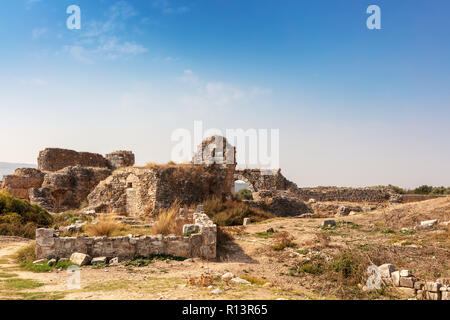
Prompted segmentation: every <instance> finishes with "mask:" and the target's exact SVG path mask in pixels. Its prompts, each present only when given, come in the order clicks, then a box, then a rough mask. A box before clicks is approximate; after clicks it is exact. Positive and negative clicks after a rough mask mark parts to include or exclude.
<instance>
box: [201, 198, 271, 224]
mask: <svg viewBox="0 0 450 320" xmlns="http://www.w3.org/2000/svg"><path fill="white" fill-rule="evenodd" d="M203 207H204V209H205V213H206V214H207V215H208V216H209V217H210V218H211V219H212V220H213V221H214V223H215V224H217V225H219V226H238V225H242V224H243V222H244V218H250V219H251V221H252V222H260V221H263V220H267V219H270V218H273V217H274V215H273V214H271V213H269V212H266V211H263V210H261V209H259V208H253V207H250V206H249V205H247V204H245V203H242V202H238V201H225V202H224V201H221V200H218V199H211V200H207V201H205V202H203Z"/></svg>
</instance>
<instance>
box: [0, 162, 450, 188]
mask: <svg viewBox="0 0 450 320" xmlns="http://www.w3.org/2000/svg"><path fill="white" fill-rule="evenodd" d="M3 165H11V167H10V168H9V169H7V170H4V169H5V168H3ZM142 165H144V164H142ZM22 166H23V167H22ZM37 167H38V165H37V164H36V163H14V162H1V161H0V181H1V180H2V179H3V176H5V175H8V174H12V173H14V170H15V169H18V168H37ZM12 168H14V169H12ZM5 172H7V173H5ZM281 173H283V170H282V168H281ZM283 175H284V174H283ZM286 178H288V179H289V180H292V179H290V178H289V177H286ZM238 181H240V180H236V181H235V183H236V184H240V182H238ZM292 181H293V182H295V183H296V184H297V186H298V187H299V188H314V187H343V188H345V187H349V188H365V187H367V188H369V187H376V186H378V185H366V186H351V185H350V186H348V185H299V184H298V183H297V182H296V181H294V180H292ZM243 183H244V184H245V182H243ZM389 185H392V184H390V183H388V184H384V185H381V186H389ZM424 185H430V184H427V183H425V184H424ZM396 186H397V187H400V188H402V189H405V190H414V189H415V188H417V187H420V186H422V185H417V186H410V187H407V186H401V185H396ZM430 186H433V187H450V185H430ZM242 188H243V187H236V190H235V191H236V192H237V191H239V190H240V189H242Z"/></svg>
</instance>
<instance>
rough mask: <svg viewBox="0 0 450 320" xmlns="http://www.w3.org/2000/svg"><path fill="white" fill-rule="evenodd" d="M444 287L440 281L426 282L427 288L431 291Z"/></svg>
mask: <svg viewBox="0 0 450 320" xmlns="http://www.w3.org/2000/svg"><path fill="white" fill-rule="evenodd" d="M441 287H442V285H441V284H440V283H438V282H431V281H429V282H427V283H425V290H426V291H430V292H439V289H440V288H441Z"/></svg>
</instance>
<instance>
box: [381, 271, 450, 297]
mask: <svg viewBox="0 0 450 320" xmlns="http://www.w3.org/2000/svg"><path fill="white" fill-rule="evenodd" d="M378 271H379V272H380V276H381V279H382V281H383V282H384V284H385V285H391V286H394V287H397V288H399V289H401V290H402V291H403V292H404V293H406V294H408V295H410V296H414V297H415V298H416V299H417V300H450V278H440V279H437V280H436V281H427V282H424V281H420V280H419V279H417V278H416V277H414V275H413V274H412V273H411V271H409V270H397V271H395V268H394V266H393V265H392V264H383V265H381V266H379V267H378Z"/></svg>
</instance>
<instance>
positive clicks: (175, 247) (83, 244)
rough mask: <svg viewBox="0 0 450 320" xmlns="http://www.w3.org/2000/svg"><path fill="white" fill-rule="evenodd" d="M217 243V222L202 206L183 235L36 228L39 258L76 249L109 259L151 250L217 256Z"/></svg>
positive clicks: (66, 255)
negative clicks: (72, 233)
mask: <svg viewBox="0 0 450 320" xmlns="http://www.w3.org/2000/svg"><path fill="white" fill-rule="evenodd" d="M182 210H183V209H182ZM216 247H217V226H216V225H215V224H214V223H213V222H212V221H211V220H210V219H209V217H208V216H207V215H206V214H205V213H204V211H203V208H202V206H198V207H197V210H196V212H194V213H193V219H192V223H191V224H186V225H184V227H183V235H181V236H174V235H169V236H163V235H161V234H159V235H155V236H125V237H109V238H108V237H83V236H81V237H60V236H59V233H58V232H57V231H56V230H53V229H37V230H36V258H37V259H61V258H70V257H71V256H72V254H73V253H82V254H85V255H88V256H89V257H91V258H94V257H104V258H106V259H108V260H109V259H113V258H119V259H120V260H123V259H132V258H133V257H136V256H142V257H148V256H150V255H152V254H165V255H172V256H176V257H185V258H203V259H214V258H216ZM106 259H105V260H106Z"/></svg>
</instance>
